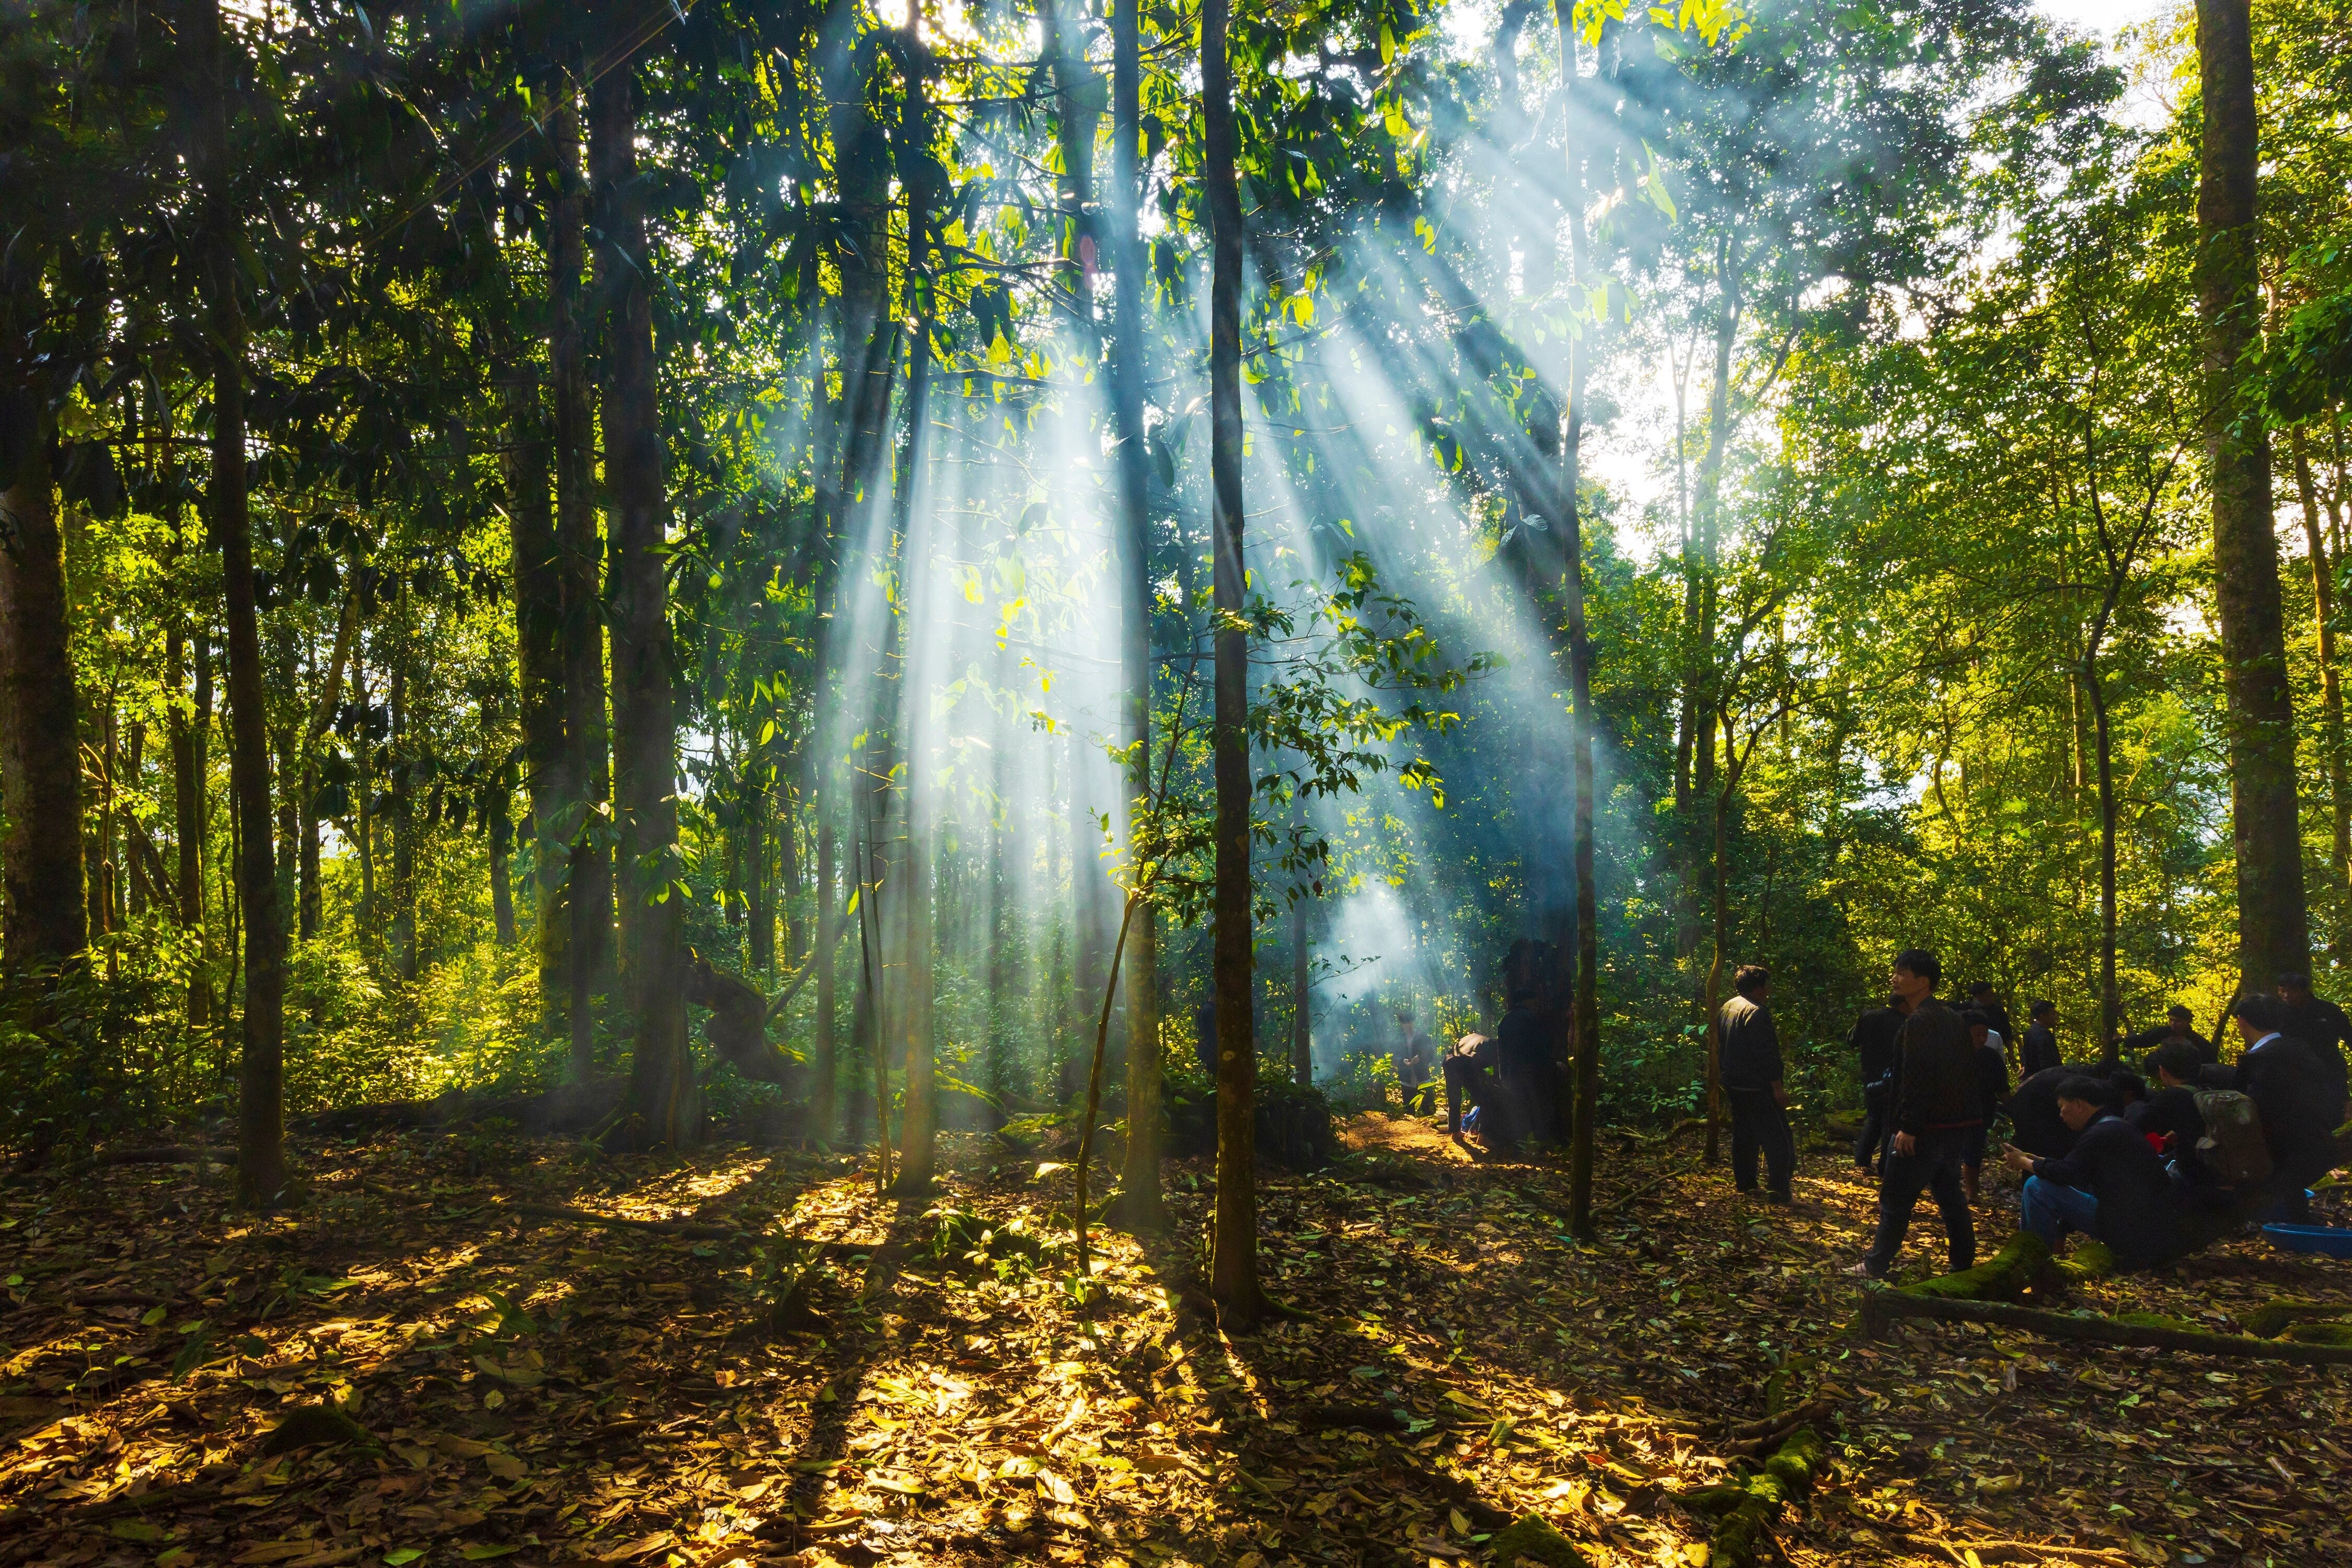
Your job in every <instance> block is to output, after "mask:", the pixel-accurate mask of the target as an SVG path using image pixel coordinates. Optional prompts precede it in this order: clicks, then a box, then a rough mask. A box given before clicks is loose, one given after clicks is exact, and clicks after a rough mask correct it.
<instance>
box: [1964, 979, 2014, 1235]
mask: <svg viewBox="0 0 2352 1568" xmlns="http://www.w3.org/2000/svg"><path fill="white" fill-rule="evenodd" d="M1960 1022H1961V1023H1963V1024H1966V1025H1967V1026H1969V1045H1970V1046H1971V1047H1974V1049H1975V1051H1976V1053H1977V1104H1978V1106H1979V1108H1980V1109H1981V1110H1983V1112H1984V1120H1983V1121H1979V1122H1978V1123H1977V1125H1976V1128H1975V1130H1974V1131H1971V1132H1970V1133H1969V1139H1968V1150H1967V1152H1965V1153H1963V1154H1962V1155H1961V1156H1960V1176H1961V1178H1962V1182H1963V1184H1965V1185H1966V1186H1967V1188H1968V1191H1969V1202H1970V1203H1974V1202H1976V1201H1977V1194H1978V1189H1979V1186H1980V1184H1981V1183H1982V1178H1983V1172H1984V1154H1985V1133H1986V1131H1987V1130H1988V1129H1990V1127H1991V1126H1992V1119H1993V1118H1994V1117H1995V1116H1997V1115H1999V1114H2000V1108H2001V1107H2002V1106H2003V1105H2004V1104H2006V1103H2008V1100H2009V1058H2008V1056H2007V1055H2006V1054H2005V1053H2004V1052H2003V1051H2002V1050H2001V1048H2000V1042H1999V1041H1998V1040H1996V1039H1995V1038H1994V1037H1993V1036H1994V1033H1995V1031H1994V1029H1993V1026H1992V1020H1991V1019H1990V1017H1987V1016H1985V1014H1984V1012H1983V1010H1982V1009H1981V1008H1977V1007H1968V1008H1963V1009H1962V1010H1961V1013H1960Z"/></svg>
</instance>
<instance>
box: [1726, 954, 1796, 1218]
mask: <svg viewBox="0 0 2352 1568" xmlns="http://www.w3.org/2000/svg"><path fill="white" fill-rule="evenodd" d="M1771 989H1772V976H1771V975H1770V974H1769V973H1767V972H1766V971H1765V970H1764V968H1763V967H1762V966H1761V965H1759V964H1754V963H1748V964H1743V965H1741V966H1740V970H1739V973H1737V974H1735V975H1733V976H1732V977H1731V992H1732V994H1731V1000H1730V1001H1728V1002H1726V1003H1725V1004H1724V1005H1723V1011H1722V1012H1721V1013H1719V1014H1717V1016H1716V1029H1717V1038H1718V1039H1720V1040H1721V1041H1722V1045H1721V1047H1720V1052H1719V1054H1720V1059H1721V1063H1722V1068H1723V1092H1724V1094H1725V1096H1726V1097H1727V1098H1728V1099H1729V1100H1730V1101H1731V1184H1732V1185H1733V1186H1735V1187H1737V1188H1738V1189H1739V1190H1740V1191H1741V1192H1743V1193H1753V1192H1754V1191H1755V1190H1756V1156H1757V1153H1758V1152H1759V1151H1761V1152H1762V1153H1763V1155H1764V1180H1765V1184H1766V1185H1767V1187H1768V1188H1769V1192H1770V1194H1771V1201H1772V1202H1774V1203H1776V1204H1785V1203H1787V1202H1788V1201H1789V1191H1790V1182H1791V1181H1792V1180H1793V1179H1794V1177H1795V1175H1796V1173H1797V1141H1796V1139H1794V1138H1793V1137H1791V1136H1790V1132H1789V1117H1788V1108H1789V1091H1788V1089H1787V1088H1786V1087H1785V1086H1784V1085H1783V1083H1782V1082H1781V1071H1780V1033H1779V1031H1778V1030H1776V1029H1774V1027H1773V1026H1772V1010H1771V1009H1770V1008H1769V1007H1768V1006H1766V1005H1765V998H1766V996H1767V995H1768V994H1769V993H1770V991H1771Z"/></svg>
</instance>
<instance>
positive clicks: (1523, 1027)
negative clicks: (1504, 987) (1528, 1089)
mask: <svg viewBox="0 0 2352 1568" xmlns="http://www.w3.org/2000/svg"><path fill="white" fill-rule="evenodd" d="M1495 1043H1496V1046H1497V1047H1499V1049H1498V1050H1497V1052H1496V1071H1497V1072H1499V1073H1501V1074H1502V1076H1503V1077H1505V1078H1507V1079H1514V1080H1518V1079H1525V1080H1527V1081H1529V1082H1536V1081H1539V1080H1540V1079H1542V1078H1543V1077H1544V1076H1545V1075H1546V1074H1548V1073H1549V1072H1550V1071H1551V1041H1550V1039H1549V1037H1548V1034H1547V1032H1546V1030H1545V1028H1544V1022H1543V1019H1542V1018H1541V1017H1540V1016H1538V1014H1537V1012H1536V1010H1535V1009H1534V1008H1532V1007H1514V1008H1512V1009H1511V1010H1510V1011H1509V1012H1507V1013H1506V1014H1504V1015H1503V1021H1502V1022H1501V1023H1499V1024H1497V1025H1496V1026H1495Z"/></svg>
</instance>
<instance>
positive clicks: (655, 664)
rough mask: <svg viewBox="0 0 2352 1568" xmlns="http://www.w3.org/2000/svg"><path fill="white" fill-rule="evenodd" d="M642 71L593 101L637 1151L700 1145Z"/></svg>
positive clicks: (626, 1135) (621, 73)
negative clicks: (641, 156)
mask: <svg viewBox="0 0 2352 1568" xmlns="http://www.w3.org/2000/svg"><path fill="white" fill-rule="evenodd" d="M635 89H636V73H635V70H634V69H633V68H628V67H625V66H624V67H620V68H614V69H613V70H610V71H608V72H606V73H605V74H604V76H603V77H601V78H599V79H597V81H596V83H595V85H594V87H593V88H592V89H590V96H589V159H590V177H591V180H592V183H593V199H594V203H595V207H596V217H597V222H596V231H597V234H598V237H599V239H600V241H601V244H600V247H599V254H598V258H597V267H596V284H597V292H598V294H599V296H600V304H601V307H602V311H601V313H602V316H603V322H604V331H603V339H604V345H605V382H604V489H605V494H606V496H607V498H608V500H607V517H608V519H609V525H610V531H611V535H612V540H611V550H612V570H613V583H612V595H613V607H612V618H613V698H614V700H613V720H614V745H613V753H614V805H615V806H616V808H617V816H618V817H619V820H620V828H621V845H622V852H623V860H622V868H623V875H622V878H621V888H622V894H621V897H622V901H623V904H624V907H625V909H626V910H628V918H627V919H626V920H625V921H624V922H623V927H624V930H625V931H634V932H635V944H634V947H635V951H633V952H630V953H629V954H628V955H627V958H626V960H625V970H626V982H627V984H628V985H629V987H630V989H631V991H632V992H633V993H634V994H633V996H632V998H631V1000H632V1002H633V1004H634V1005H633V1008H632V1011H633V1012H634V1014H635V1023H636V1030H635V1051H634V1053H633V1056H632V1059H631V1063H630V1069H629V1092H628V1098H627V1100H625V1102H624V1107H623V1112H622V1116H621V1120H620V1121H619V1122H618V1123H617V1124H616V1126H615V1129H614V1142H615V1144H616V1145H617V1146H619V1147H624V1148H634V1149H658V1148H672V1149H676V1148H686V1147H689V1146H691V1145H693V1144H695V1143H698V1142H700V1141H701V1131H702V1128H701V1114H700V1109H699V1106H698V1103H697V1096H696V1094H695V1092H694V1081H693V1063H692V1060H691V1058H690V1057H689V1056H688V1051H687V1046H686V997H685V984H684V979H685V977H684V973H683V970H682V967H681V962H682V959H683V956H684V945H683V938H684V931H685V926H684V920H685V913H686V906H685V897H684V894H683V890H682V889H680V888H678V887H677V886H675V885H674V884H675V882H676V880H677V875H678V871H679V868H678V866H677V786H676V773H677V722H676V718H675V713H674V709H673V694H672V692H671V689H670V673H669V669H670V629H669V598H668V585H667V581H666V579H665V577H664V575H663V565H664V551H665V547H666V545H667V535H668V521H669V503H668V500H667V496H666V494H665V481H664V478H663V471H662V470H663V455H662V433H661V411H660V409H659V407H658V405H656V401H655V384H654V374H655V366H654V319H653V288H652V275H651V268H652V266H653V256H652V252H651V249H650V247H648V246H647V245H646V222H645V214H644V211H643V209H642V207H641V205H640V202H641V200H642V196H641V195H640V192H639V190H638V188H637V153H636V102H635Z"/></svg>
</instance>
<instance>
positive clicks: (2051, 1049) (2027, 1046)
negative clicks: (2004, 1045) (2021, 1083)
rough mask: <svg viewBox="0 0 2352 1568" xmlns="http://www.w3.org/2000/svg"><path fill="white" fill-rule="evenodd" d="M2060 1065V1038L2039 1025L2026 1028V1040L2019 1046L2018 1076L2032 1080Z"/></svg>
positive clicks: (2030, 1025)
mask: <svg viewBox="0 0 2352 1568" xmlns="http://www.w3.org/2000/svg"><path fill="white" fill-rule="evenodd" d="M2059 1065H2060V1064H2059V1059H2058V1037H2057V1036H2056V1035H2054V1034H2053V1033H2051V1031H2049V1030H2048V1029H2045V1028H2043V1027H2042V1026H2041V1025H2039V1024H2028V1025H2027V1026H2025V1038H2024V1039H2022V1040H2020V1041H2019V1042H2018V1045H2017V1076H2018V1077H2019V1078H2021V1079H2028V1078H2032V1076H2033V1075H2034V1074H2035V1073H2038V1072H2041V1071H2043V1070H2044V1069H2046V1068H2054V1067H2057V1066H2059Z"/></svg>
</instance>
